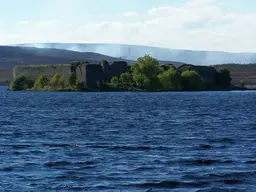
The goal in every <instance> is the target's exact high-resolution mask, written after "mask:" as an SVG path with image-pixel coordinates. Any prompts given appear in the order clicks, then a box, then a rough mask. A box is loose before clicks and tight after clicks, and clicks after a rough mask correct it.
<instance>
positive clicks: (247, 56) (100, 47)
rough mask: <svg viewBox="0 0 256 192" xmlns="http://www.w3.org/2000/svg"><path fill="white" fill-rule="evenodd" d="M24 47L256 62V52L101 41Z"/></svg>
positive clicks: (209, 62) (197, 62) (190, 60)
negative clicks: (183, 48)
mask: <svg viewBox="0 0 256 192" xmlns="http://www.w3.org/2000/svg"><path fill="white" fill-rule="evenodd" d="M18 46H24V47H38V48H54V49H65V50H71V51H78V52H94V53H100V54H104V55H108V56H112V57H118V58H119V57H122V58H124V59H128V60H136V59H137V58H138V57H141V56H144V55H145V54H150V55H151V56H153V57H155V58H157V59H158V60H165V61H178V62H184V63H190V64H195V65H215V64H224V63H239V64H244V63H255V62H256V53H229V52H221V51H193V50H178V49H168V48H160V47H151V46H139V45H125V44H99V43H95V44H92V43H86V44H82V43H35V44H19V45H18Z"/></svg>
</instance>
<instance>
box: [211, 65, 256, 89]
mask: <svg viewBox="0 0 256 192" xmlns="http://www.w3.org/2000/svg"><path fill="white" fill-rule="evenodd" d="M214 67H215V68H216V69H220V68H222V67H225V68H228V69H229V70H230V73H231V77H232V84H236V85H239V84H240V81H241V80H242V81H244V83H245V85H248V86H250V85H256V64H247V65H239V64H223V65H215V66H214Z"/></svg>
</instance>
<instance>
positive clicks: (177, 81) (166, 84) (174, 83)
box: [158, 68, 182, 91]
mask: <svg viewBox="0 0 256 192" xmlns="http://www.w3.org/2000/svg"><path fill="white" fill-rule="evenodd" d="M158 78H159V80H160V83H161V85H162V88H163V89H164V90H166V91H169V90H175V91H179V90H182V81H181V76H180V74H179V73H178V72H177V71H176V70H175V69H174V68H170V69H169V70H167V71H164V72H163V73H160V74H159V75H158Z"/></svg>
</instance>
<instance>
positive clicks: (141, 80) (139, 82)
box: [133, 73, 150, 89]
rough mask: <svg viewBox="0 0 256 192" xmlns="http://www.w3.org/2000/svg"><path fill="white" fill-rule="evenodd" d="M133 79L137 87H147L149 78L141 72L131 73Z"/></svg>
mask: <svg viewBox="0 0 256 192" xmlns="http://www.w3.org/2000/svg"><path fill="white" fill-rule="evenodd" d="M133 80H134V82H135V84H136V86H137V87H139V88H144V89H145V88H148V87H149V84H150V80H149V79H148V78H147V76H146V75H144V74H142V73H135V74H133Z"/></svg>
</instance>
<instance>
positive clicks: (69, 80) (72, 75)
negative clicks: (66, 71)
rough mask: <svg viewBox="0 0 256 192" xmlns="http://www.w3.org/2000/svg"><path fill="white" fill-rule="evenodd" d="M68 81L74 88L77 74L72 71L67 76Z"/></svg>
mask: <svg viewBox="0 0 256 192" xmlns="http://www.w3.org/2000/svg"><path fill="white" fill-rule="evenodd" d="M68 82H69V85H70V86H71V87H73V88H74V87H75V86H76V83H77V75H76V73H75V72H73V73H72V74H71V75H70V76H69V78H68Z"/></svg>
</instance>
